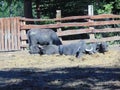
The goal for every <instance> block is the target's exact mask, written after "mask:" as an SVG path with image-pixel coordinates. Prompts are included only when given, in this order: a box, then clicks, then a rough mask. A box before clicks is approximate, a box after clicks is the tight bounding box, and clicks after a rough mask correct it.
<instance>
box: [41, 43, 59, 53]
mask: <svg viewBox="0 0 120 90" xmlns="http://www.w3.org/2000/svg"><path fill="white" fill-rule="evenodd" d="M58 47H59V46H57V45H44V46H43V47H41V48H40V51H41V52H40V53H41V54H43V55H44V54H47V55H51V54H59V48H58Z"/></svg>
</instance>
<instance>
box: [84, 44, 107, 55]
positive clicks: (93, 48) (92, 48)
mask: <svg viewBox="0 0 120 90" xmlns="http://www.w3.org/2000/svg"><path fill="white" fill-rule="evenodd" d="M85 51H86V53H88V54H94V53H97V52H99V53H104V52H106V51H108V44H107V43H106V42H100V43H91V44H88V45H87V46H86V49H85Z"/></svg>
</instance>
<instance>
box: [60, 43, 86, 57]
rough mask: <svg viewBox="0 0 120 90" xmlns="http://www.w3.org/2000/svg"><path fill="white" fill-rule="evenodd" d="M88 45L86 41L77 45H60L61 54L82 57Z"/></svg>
mask: <svg viewBox="0 0 120 90" xmlns="http://www.w3.org/2000/svg"><path fill="white" fill-rule="evenodd" d="M85 47H86V44H85V42H84V41H79V42H77V43H71V44H68V45H60V46H59V52H60V54H61V55H62V54H63V55H73V56H76V57H78V58H79V57H81V56H82V54H83V53H84V52H85Z"/></svg>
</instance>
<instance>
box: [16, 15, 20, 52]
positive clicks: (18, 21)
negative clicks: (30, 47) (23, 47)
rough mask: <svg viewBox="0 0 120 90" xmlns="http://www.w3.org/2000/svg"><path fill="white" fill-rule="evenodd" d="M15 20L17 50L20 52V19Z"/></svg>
mask: <svg viewBox="0 0 120 90" xmlns="http://www.w3.org/2000/svg"><path fill="white" fill-rule="evenodd" d="M16 20H17V22H16V23H17V29H16V30H17V39H18V40H17V41H18V42H17V49H18V50H20V18H19V17H17V18H16Z"/></svg>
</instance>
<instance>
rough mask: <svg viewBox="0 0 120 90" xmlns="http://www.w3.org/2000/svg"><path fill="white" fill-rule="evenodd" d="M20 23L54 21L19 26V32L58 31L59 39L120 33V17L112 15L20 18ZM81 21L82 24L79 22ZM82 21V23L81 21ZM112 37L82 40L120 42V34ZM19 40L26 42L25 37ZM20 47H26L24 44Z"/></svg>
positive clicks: (64, 41)
mask: <svg viewBox="0 0 120 90" xmlns="http://www.w3.org/2000/svg"><path fill="white" fill-rule="evenodd" d="M20 20H21V21H22V22H26V21H32V22H43V21H54V23H55V24H44V25H33V24H29V25H25V24H24V25H21V27H20V28H21V30H22V31H25V30H27V29H30V28H52V29H58V28H59V29H60V28H61V29H60V30H57V34H58V36H59V37H63V36H70V35H78V34H80V35H81V34H89V35H91V34H97V33H109V32H118V33H120V15H113V14H101V15H94V16H71V17H64V18H55V19H27V18H21V19H20ZM81 20H82V22H81ZM83 20H84V21H83ZM105 26H109V27H106V28H99V29H98V28H97V27H105ZM73 27H77V29H67V30H65V28H73ZM118 33H117V35H115V36H112V37H104V38H100V39H98V38H96V37H95V36H94V37H90V39H84V40H86V41H87V42H101V41H115V40H120V36H119V35H120V34H118ZM21 40H23V41H26V40H27V37H26V36H25V32H24V37H21ZM79 40H80V39H75V40H62V42H63V43H71V42H73V41H74V42H75V41H79ZM21 47H26V45H25V43H24V45H22V46H21Z"/></svg>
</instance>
